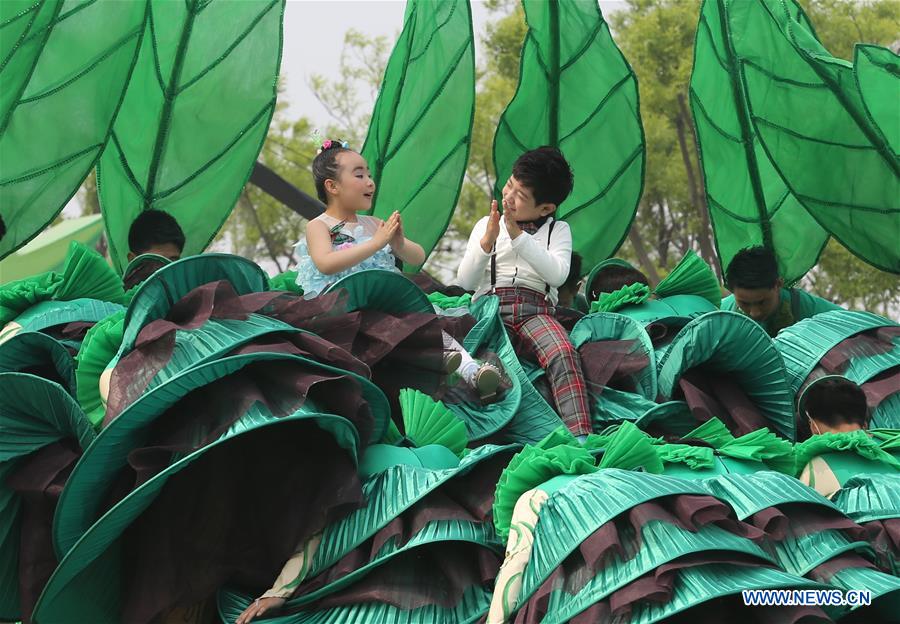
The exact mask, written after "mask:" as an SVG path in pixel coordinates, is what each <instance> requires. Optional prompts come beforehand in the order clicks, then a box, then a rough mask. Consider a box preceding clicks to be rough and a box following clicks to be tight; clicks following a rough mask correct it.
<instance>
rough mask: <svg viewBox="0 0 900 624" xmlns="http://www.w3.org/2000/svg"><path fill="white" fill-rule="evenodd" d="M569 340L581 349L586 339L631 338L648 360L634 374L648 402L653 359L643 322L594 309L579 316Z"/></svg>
mask: <svg viewBox="0 0 900 624" xmlns="http://www.w3.org/2000/svg"><path fill="white" fill-rule="evenodd" d="M569 339H570V340H571V341H572V344H573V345H574V346H575V348H576V349H580V348H581V347H582V346H584V345H585V344H586V343H588V342H599V341H604V340H632V341H634V343H635V348H636V350H639V351H640V352H641V354H643V355H645V356H646V357H647V359H648V360H649V363H648V365H647V367H646V368H645V369H643V370H642V371H640V372H639V373H638V374H637V375H635V379H634V381H635V387H636V388H637V390H638V393H639V394H640V395H641V396H642V397H644V398H646V399H650V400H651V401H652V400H653V399H655V398H656V395H657V386H656V358H655V357H654V353H653V342H652V341H651V340H650V336H648V335H647V332H646V331H645V330H644V327H643V325H641V324H640V323H638V322H637V321H635V320H634V319H632V318H630V317H627V316H622V315H621V314H612V313H608V312H596V313H594V314H588V315H587V316H585V317H582V318H581V319H579V321H578V322H577V323H575V327H573V328H572V331H571V332H570V333H569ZM604 392H605V390H604ZM601 396H602V395H601Z"/></svg>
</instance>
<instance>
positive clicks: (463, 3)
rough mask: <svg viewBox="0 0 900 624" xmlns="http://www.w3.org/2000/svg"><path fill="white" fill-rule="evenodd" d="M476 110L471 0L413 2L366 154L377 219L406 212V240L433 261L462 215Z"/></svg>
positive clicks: (387, 73)
mask: <svg viewBox="0 0 900 624" xmlns="http://www.w3.org/2000/svg"><path fill="white" fill-rule="evenodd" d="M474 111H475V42H474V37H473V35H472V15H471V9H470V7H469V2H468V0H409V2H408V3H407V5H406V18H405V21H404V25H403V32H401V33H400V37H399V39H397V43H396V45H395V46H394V51H393V52H392V53H391V57H390V60H389V61H388V64H387V68H386V70H385V72H384V81H383V82H382V85H381V92H380V93H379V94H378V101H377V102H375V110H374V111H373V113H372V123H371V125H370V126H369V134H368V136H366V142H365V145H364V146H363V149H362V154H363V156H364V157H365V158H366V160H367V161H368V162H369V167H370V169H371V171H372V177H373V178H374V179H375V183H376V184H377V185H378V189H377V190H376V195H375V205H374V206H373V212H374V214H375V216H377V217H381V218H387V217H389V216H390V215H391V213H392V212H394V211H395V210H398V211H400V214H401V215H403V217H404V222H403V227H404V230H405V234H406V236H407V238H409V239H410V240H413V241H415V242H417V243H419V244H420V245H422V247H423V248H424V249H425V253H426V254H430V253H431V250H432V249H433V248H434V246H435V245H436V244H437V241H438V240H440V238H441V236H443V235H444V231H445V230H446V229H447V225H448V224H449V223H450V218H451V217H452V216H453V211H454V209H455V208H456V200H457V198H458V197H459V192H460V188H461V187H462V181H463V175H464V174H465V171H466V164H467V162H468V160H469V143H470V138H471V136H472V120H473V115H474Z"/></svg>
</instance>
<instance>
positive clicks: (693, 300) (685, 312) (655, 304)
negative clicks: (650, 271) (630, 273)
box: [616, 295, 719, 327]
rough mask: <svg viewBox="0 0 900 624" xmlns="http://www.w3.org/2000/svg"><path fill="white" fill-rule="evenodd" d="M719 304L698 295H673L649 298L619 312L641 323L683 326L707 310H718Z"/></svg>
mask: <svg viewBox="0 0 900 624" xmlns="http://www.w3.org/2000/svg"><path fill="white" fill-rule="evenodd" d="M718 309H719V307H718V306H714V305H713V304H712V303H710V302H709V301H707V300H706V299H704V298H703V297H698V296H696V295H672V296H671V297H665V298H664V299H648V300H647V301H645V302H643V303H641V304H639V305H628V306H625V307H623V308H621V309H619V310H616V312H617V313H619V314H624V315H625V316H627V317H629V318H632V319H634V320H636V321H637V322H638V323H640V324H641V325H644V326H647V325H649V324H650V323H662V324H663V325H668V326H673V327H681V326H683V325H685V324H687V322H688V321H690V320H691V319H694V318H697V317H699V316H701V315H703V314H706V313H707V312H714V311H716V310H718Z"/></svg>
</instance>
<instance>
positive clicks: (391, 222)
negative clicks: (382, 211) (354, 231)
mask: <svg viewBox="0 0 900 624" xmlns="http://www.w3.org/2000/svg"><path fill="white" fill-rule="evenodd" d="M399 228H400V213H399V212H394V214H392V215H391V216H390V217H389V218H388V220H387V221H382V222H381V224H380V225H379V226H378V230H377V231H376V232H375V234H374V236H372V240H373V241H375V243H376V244H377V245H378V249H381V248H383V247H384V246H386V245H387V244H388V243H390V242H391V240H392V239H393V238H394V236H395V235H396V234H397V230H398V229H399Z"/></svg>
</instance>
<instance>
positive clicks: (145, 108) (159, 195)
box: [97, 0, 284, 272]
mask: <svg viewBox="0 0 900 624" xmlns="http://www.w3.org/2000/svg"><path fill="white" fill-rule="evenodd" d="M283 11H284V0H242V1H241V2H228V1H224V0H185V1H184V2H171V1H169V0H150V3H149V9H148V20H147V32H146V33H145V34H144V39H143V42H142V44H141V48H140V50H139V52H138V56H137V61H136V65H135V69H134V72H133V74H132V77H131V82H130V83H129V85H128V89H127V91H126V93H125V100H124V102H123V104H122V109H121V111H119V115H118V117H117V118H116V122H115V125H114V126H113V132H112V137H111V140H110V143H109V146H108V147H107V149H106V150H105V151H104V153H103V157H102V158H101V159H100V167H99V170H98V174H97V184H98V187H99V190H100V206H101V208H102V211H103V217H104V220H105V221H106V229H107V232H108V234H109V246H110V256H111V257H112V259H113V262H114V264H115V266H116V269H117V270H118V271H119V272H121V271H123V270H124V268H125V266H126V264H127V255H128V251H129V250H128V230H129V228H130V227H131V223H132V221H134V219H135V218H136V217H137V216H138V215H139V214H140V213H141V212H142V211H144V210H148V209H156V210H163V211H165V212H168V213H170V214H172V215H173V216H174V217H175V218H176V219H177V221H178V223H179V225H181V228H182V229H183V230H184V233H185V237H186V239H187V242H186V245H185V249H184V254H185V255H193V254H197V253H199V252H201V251H202V250H203V249H204V248H205V247H206V246H207V244H209V242H210V241H211V240H212V238H213V236H215V234H216V232H217V231H218V230H219V228H220V227H221V226H222V223H223V222H224V221H225V219H226V218H227V217H228V214H229V213H230V212H231V209H232V207H233V206H234V204H235V201H236V200H237V197H238V194H239V193H240V191H241V188H243V186H244V183H245V182H246V181H247V179H248V177H249V176H250V172H251V170H252V168H253V163H254V162H255V159H256V156H257V154H259V150H260V149H261V147H262V143H263V140H264V139H265V137H266V131H267V130H268V127H269V121H270V120H271V118H272V113H273V111H274V110H275V96H276V87H277V82H278V67H279V64H280V61H281V41H282V36H281V20H282V14H283Z"/></svg>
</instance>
